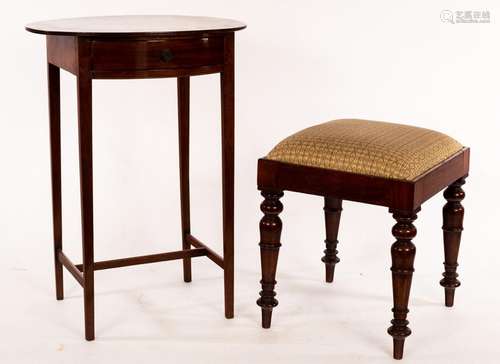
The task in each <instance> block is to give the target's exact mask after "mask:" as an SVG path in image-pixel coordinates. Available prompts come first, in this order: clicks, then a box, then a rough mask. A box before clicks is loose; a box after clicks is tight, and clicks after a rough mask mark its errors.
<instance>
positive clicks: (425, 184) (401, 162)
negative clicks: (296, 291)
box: [257, 119, 469, 359]
mask: <svg viewBox="0 0 500 364" xmlns="http://www.w3.org/2000/svg"><path fill="white" fill-rule="evenodd" d="M468 172H469V148H466V147H463V146H462V145H461V144H460V143H458V142H457V141H456V140H454V139H452V138H450V137H449V136H447V135H444V134H442V133H439V132H436V131H432V130H428V129H423V128H418V127H412V126H407V125H400V124H393V123H386V122H378V121H368V120H357V119H343V120H335V121H330V122H327V123H324V124H320V125H316V126H313V127H310V128H307V129H305V130H302V131H300V132H298V133H296V134H294V135H292V136H290V137H288V138H286V139H285V140H283V141H282V142H280V143H279V144H278V145H277V146H276V147H275V148H274V149H273V150H272V151H271V152H270V153H269V154H268V155H267V156H266V157H265V158H262V159H260V160H259V163H258V189H259V190H260V191H261V194H262V196H263V197H264V201H263V202H262V204H261V211H262V212H263V213H264V217H263V218H262V219H261V221H260V244H259V245H260V252H261V267H262V280H261V284H262V291H261V292H260V298H259V299H258V300H257V304H258V305H259V306H260V307H261V309H262V327H264V328H269V327H270V326H271V315H272V310H273V308H274V307H276V306H277V305H278V301H277V300H276V298H275V296H276V293H275V292H274V287H275V285H276V280H275V276H276V268H277V262H278V253H279V249H280V246H281V243H280V235H281V228H282V223H281V219H280V218H279V214H280V213H281V212H282V210H283V205H282V203H281V202H280V198H281V197H282V196H283V191H285V190H287V191H294V192H302V193H306V194H311V195H319V196H323V197H324V201H325V207H324V211H325V224H326V240H325V244H326V249H325V251H324V254H325V255H324V257H323V258H322V261H323V262H324V264H325V267H326V281H327V282H333V277H334V271H335V265H336V264H337V263H338V262H339V258H338V256H337V254H338V251H337V244H338V240H337V233H338V229H339V223H340V215H341V211H342V200H350V201H357V202H364V203H368V204H373V205H380V206H386V207H388V208H389V212H390V213H391V214H392V216H393V217H394V219H395V220H396V224H395V225H394V227H393V228H392V235H393V236H394V237H395V238H396V242H395V243H393V244H392V247H391V257H392V267H391V271H392V287H393V305H394V307H393V309H392V312H393V315H394V318H393V320H392V321H391V324H392V325H391V326H390V327H389V329H388V333H389V334H390V335H391V336H392V337H393V344H394V348H393V350H394V358H395V359H401V358H402V357H403V347H404V341H405V338H406V337H407V336H409V335H410V334H411V330H410V328H409V327H408V321H407V319H406V318H407V314H408V300H409V296H410V287H411V280H412V275H413V271H414V269H413V261H414V258H415V245H414V244H413V242H412V239H413V238H414V237H415V236H416V233H417V230H416V228H415V226H414V225H413V222H414V221H415V220H416V218H417V213H418V212H419V211H420V207H421V205H422V203H423V202H425V201H426V200H428V199H429V198H431V197H432V196H434V195H435V194H436V193H438V192H439V191H441V190H443V189H444V188H446V189H445V191H444V198H445V199H446V201H447V202H446V204H445V205H444V207H443V237H444V253H445V254H444V255H445V262H444V267H445V272H444V273H443V277H444V278H443V279H442V280H441V281H440V284H441V285H442V286H443V287H444V290H445V304H446V306H448V307H451V306H453V301H454V294H455V288H456V287H458V286H459V285H460V282H459V281H458V279H457V277H458V274H457V273H456V271H457V266H458V264H457V258H458V250H459V246H460V237H461V232H462V229H463V228H462V222H463V216H464V209H463V207H462V205H461V203H460V202H461V201H462V200H463V199H464V197H465V194H464V191H463V190H462V185H463V184H464V183H465V178H466V177H467V175H468Z"/></svg>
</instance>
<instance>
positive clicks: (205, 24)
mask: <svg viewBox="0 0 500 364" xmlns="http://www.w3.org/2000/svg"><path fill="white" fill-rule="evenodd" d="M245 27H246V25H245V24H243V23H241V22H239V21H237V20H232V19H223V18H211V17H202V16H184V15H122V16H98V17H85V18H69V19H57V20H47V21H40V22H35V23H30V24H28V25H26V30H28V31H30V32H33V33H39V34H48V35H73V36H106V35H111V36H112V35H115V36H120V35H121V36H140V35H148V36H149V35H180V34H191V33H210V32H223V31H236V30H241V29H243V28H245Z"/></svg>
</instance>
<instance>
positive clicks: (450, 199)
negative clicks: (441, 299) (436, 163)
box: [440, 178, 465, 307]
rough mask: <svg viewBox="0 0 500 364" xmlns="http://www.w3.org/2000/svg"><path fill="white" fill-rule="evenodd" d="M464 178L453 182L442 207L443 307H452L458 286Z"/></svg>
mask: <svg viewBox="0 0 500 364" xmlns="http://www.w3.org/2000/svg"><path fill="white" fill-rule="evenodd" d="M464 184H465V178H460V179H458V180H456V181H455V182H453V183H452V184H451V185H450V186H449V187H448V188H447V189H446V190H445V191H444V198H445V199H446V201H447V202H446V204H445V205H444V207H443V238H444V268H445V271H444V273H443V277H444V278H443V279H442V280H441V281H440V284H441V286H443V287H444V292H445V305H446V306H447V307H452V306H453V303H454V300H455V288H457V287H459V286H460V281H459V280H458V279H457V277H458V274H457V267H458V262H457V260H458V250H459V248H460V238H461V236H462V230H463V220H464V207H463V206H462V204H461V203H460V202H461V201H462V200H463V199H464V198H465V192H464V190H463V189H462V186H463V185H464Z"/></svg>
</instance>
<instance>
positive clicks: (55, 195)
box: [47, 63, 64, 300]
mask: <svg viewBox="0 0 500 364" xmlns="http://www.w3.org/2000/svg"><path fill="white" fill-rule="evenodd" d="M47 71H48V72H47V74H48V86H49V90H48V91H49V129H50V168H51V182H52V229H53V236H54V265H55V277H56V298H57V299H58V300H62V299H63V298H64V284H63V282H64V281H63V267H62V264H61V262H60V260H59V256H58V255H59V252H61V251H62V197H61V82H60V71H59V68H58V67H56V66H54V65H52V64H50V63H48V69H47Z"/></svg>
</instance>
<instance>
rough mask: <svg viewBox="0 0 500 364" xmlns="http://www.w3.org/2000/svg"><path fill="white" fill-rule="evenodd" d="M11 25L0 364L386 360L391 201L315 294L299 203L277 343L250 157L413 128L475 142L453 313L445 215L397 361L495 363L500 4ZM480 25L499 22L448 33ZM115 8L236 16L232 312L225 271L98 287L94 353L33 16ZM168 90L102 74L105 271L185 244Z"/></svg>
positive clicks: (423, 243)
mask: <svg viewBox="0 0 500 364" xmlns="http://www.w3.org/2000/svg"><path fill="white" fill-rule="evenodd" d="M8 6H9V9H5V8H4V11H3V13H2V15H0V17H1V23H0V24H1V25H0V27H1V32H0V37H1V38H0V39H1V44H2V57H0V62H1V69H2V79H1V86H0V100H1V107H0V162H1V167H2V168H1V171H2V172H1V173H2V175H1V179H0V181H1V182H0V183H1V184H0V186H1V189H0V191H1V192H0V244H1V246H2V252H1V254H0V277H1V278H0V283H1V286H2V298H1V300H0V312H1V316H0V327H1V330H0V332H1V333H0V362H3V363H59V362H61V363H62V362H70V360H71V362H73V363H83V362H85V363H87V362H90V361H92V362H93V363H101V362H109V361H110V360H112V361H117V362H118V361H120V362H122V363H128V362H130V363H137V362H138V361H139V360H140V359H139V358H143V359H142V360H143V361H148V362H160V360H161V361H162V362H165V361H166V360H175V362H185V363H222V362H227V363H254V362H261V363H265V362H282V363H295V362H297V363H300V362H305V361H311V362H321V363H322V362H325V363H326V362H331V361H336V362H339V363H355V362H356V363H368V362H369V363H375V362H380V363H384V362H390V361H391V360H392V359H391V351H392V340H391V338H390V336H388V335H387V334H386V332H385V330H386V328H387V327H388V326H389V321H390V319H391V316H392V313H391V312H390V308H391V307H392V292H391V283H390V271H389V266H390V254H389V249H390V245H391V244H392V242H393V237H392V236H391V233H390V228H391V226H392V225H393V219H392V217H391V216H390V215H389V214H388V212H387V210H386V209H384V208H380V207H373V206H368V205H361V204H354V203H350V202H346V203H345V206H344V211H343V216H342V221H341V228H340V233H339V240H340V245H339V251H340V252H339V256H340V259H341V262H340V264H339V265H337V269H336V282H335V283H334V284H333V285H327V284H325V283H324V282H323V279H324V277H323V275H324V273H323V269H324V266H323V264H322V263H321V261H320V258H321V256H322V250H323V249H324V246H323V245H324V244H323V239H324V227H323V212H322V199H321V198H318V197H312V196H305V195H298V194H292V193H288V194H286V195H285V197H284V199H283V202H284V206H285V210H284V212H283V214H282V219H283V222H284V229H283V234H282V242H283V247H282V249H281V255H280V261H279V267H278V276H277V280H278V286H277V291H278V299H279V300H280V305H279V306H278V307H277V308H276V309H275V312H274V317H273V328H272V329H271V330H268V331H265V330H263V329H261V328H260V310H259V309H258V307H257V306H256V305H255V299H256V298H257V294H258V291H259V290H260V287H259V284H258V281H259V279H260V273H259V271H260V261H259V254H258V246H257V243H258V221H259V219H260V211H259V204H260V201H261V198H260V196H259V194H258V192H257V190H256V161H257V158H259V157H261V156H264V155H265V154H266V153H267V152H268V151H269V150H270V148H271V147H272V146H273V145H274V144H276V143H277V142H278V141H279V140H281V139H282V138H283V137H285V136H287V135H289V134H291V133H292V132H295V131H297V130H300V129H302V128H304V127H307V126H310V125H312V124H314V123H319V122H323V121H327V120H330V119H336V118H344V117H354V118H367V119H374V120H386V121H395V122H403V123H409V124H412V125H417V126H422V127H428V128H434V129H436V130H439V131H442V132H445V133H448V134H449V135H451V136H453V137H455V138H456V139H458V140H459V141H461V142H462V143H464V144H465V145H468V146H470V147H471V175H470V178H469V180H468V182H467V184H466V185H465V187H464V189H465V191H466V194H467V197H466V199H465V201H464V206H465V209H466V217H465V231H464V233H463V238H462V248H461V254H460V257H459V263H460V267H459V273H460V279H461V280H462V287H460V288H459V289H457V294H456V300H455V307H454V308H453V309H447V308H445V307H444V294H443V289H442V287H441V286H439V283H438V282H439V280H440V278H441V272H442V270H443V266H442V261H443V252H442V250H443V248H442V241H441V230H440V227H441V207H442V205H443V201H444V199H443V198H442V197H440V196H436V197H435V198H433V199H432V200H430V201H428V202H427V203H426V204H425V205H424V206H423V208H422V212H421V213H420V215H419V219H418V220H417V221H416V226H417V229H418V234H417V237H416V239H415V244H416V246H417V256H416V262H415V267H416V272H415V275H414V278H413V287H412V292H411V299H410V314H409V320H410V327H411V328H412V329H413V335H411V336H410V337H409V338H408V339H407V341H406V348H405V349H406V350H405V359H404V360H405V361H406V362H407V363H436V362H441V363H448V362H449V363H496V362H498V356H499V355H500V347H499V346H498V341H499V339H500V311H499V310H498V307H499V305H500V293H499V291H498V289H496V287H497V286H498V279H496V278H495V277H496V274H497V273H498V272H497V271H498V265H499V264H500V245H499V244H498V234H496V232H497V228H496V224H497V223H498V221H499V219H500V211H499V207H498V206H499V204H498V196H497V193H496V191H497V190H498V187H497V181H498V179H499V177H500V173H499V171H498V165H499V152H498V143H497V140H498V135H499V134H500V124H499V123H498V120H499V116H500V111H499V108H498V105H499V103H498V98H499V90H498V85H499V84H500V71H499V67H498V65H499V64H500V52H499V46H498V44H499V42H498V35H499V34H500V33H499V31H500V27H499V23H498V21H497V19H498V17H500V4H499V3H498V2H495V1H484V0H479V1H472V0H469V1H430V0H428V1H419V2H410V1H388V0H383V1H377V2H374V1H347V0H343V1H338V0H336V1H314V2H313V1H309V2H304V1H298V0H294V1H273V2H270V1H229V0H213V1H210V2H207V1H201V0H199V1H158V0H143V1H140V2H137V1H124V0H111V1H95V0H87V1H43V2H42V1H17V2H10V3H9V4H8ZM445 9H449V10H451V11H468V10H471V11H474V10H479V11H489V12H490V16H491V23H490V24H451V23H445V22H442V21H441V19H440V13H441V11H442V10H445ZM116 14H185V15H208V16H219V17H229V18H234V19H238V20H241V21H243V22H245V23H247V25H248V28H247V29H245V30H243V31H241V32H238V33H237V35H236V56H237V60H236V91H237V96H236V153H237V154H236V216H235V218H236V268H237V272H236V312H235V314H236V317H235V319H234V320H225V319H224V316H223V290H222V282H223V280H222V272H221V271H220V270H219V269H218V268H217V267H216V266H215V265H213V264H212V263H211V262H210V261H208V260H206V259H204V258H197V259H195V260H193V282H192V283H190V284H185V283H183V282H182V273H181V268H182V267H181V265H182V264H181V263H180V262H166V263H160V264H153V265H147V266H140V267H130V268H126V269H119V270H111V271H103V272H97V273H96V295H97V296H96V341H95V342H91V343H89V342H85V341H84V338H83V300H82V290H81V289H80V288H79V286H78V285H77V284H76V283H75V282H74V281H73V278H72V277H70V276H69V275H67V274H66V273H65V290H66V300H65V301H62V302H56V300H55V292H54V284H53V281H54V278H53V266H52V241H51V236H52V235H51V234H52V229H51V215H50V212H51V207H50V180H49V177H50V172H49V171H50V169H49V168H50V164H49V144H48V142H49V138H48V121H47V119H48V116H47V115H48V111H47V90H46V89H47V85H46V60H45V40H44V38H43V37H42V36H39V35H35V34H31V33H27V32H26V31H24V29H23V27H24V25H25V24H26V23H28V22H30V21H34V20H44V19H50V18H60V17H71V16H86V15H116ZM75 96H76V90H75V79H74V78H73V76H71V75H69V74H67V73H63V74H62V133H63V135H62V140H63V142H62V150H63V226H64V227H63V230H64V249H65V251H66V252H67V254H68V255H69V256H70V257H71V258H72V259H73V260H74V261H79V260H80V259H81V246H80V239H81V238H80V237H81V231H80V220H79V216H80V213H79V187H78V159H77V133H76V99H75ZM175 96H176V90H175V80H174V79H158V80H129V81H94V96H93V99H94V125H95V126H94V128H95V129H94V130H95V131H94V133H95V137H94V159H95V165H94V190H95V192H94V193H95V256H96V259H98V260H101V259H112V258H119V257H124V256H132V255H139V254H149V253H155V252H163V251H166V250H177V249H179V248H180V244H181V243H180V217H179V195H178V190H179V186H178V169H177V166H178V156H177V148H178V147H177V121H176V112H177V111H176V98H175ZM219 120H220V110H219V79H218V76H215V75H212V76H203V77H196V78H194V79H193V80H192V127H191V133H192V140H191V147H192V164H191V166H192V167H191V168H192V169H191V181H192V230H193V233H194V235H196V236H198V237H200V239H201V240H203V241H207V242H210V244H211V245H212V246H213V247H214V248H215V249H217V250H218V251H221V243H220V241H221V202H220V199H221V187H220V185H221V173H220V165H221V159H220V121H219Z"/></svg>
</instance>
